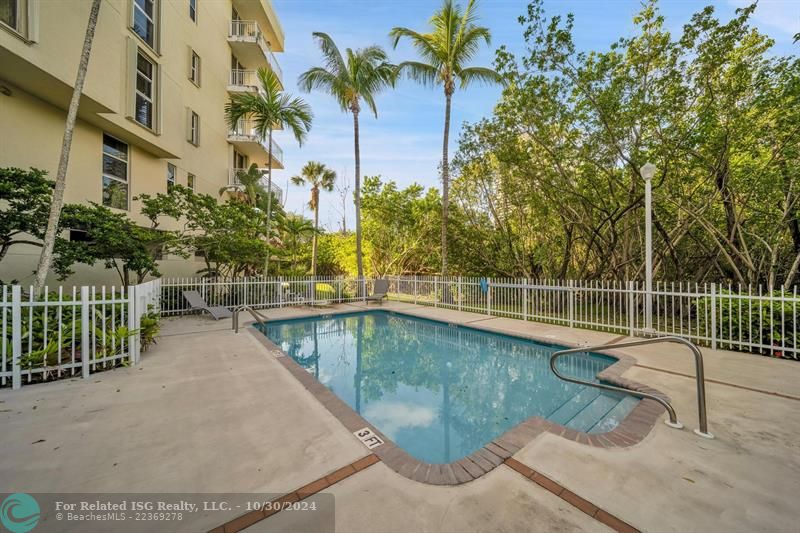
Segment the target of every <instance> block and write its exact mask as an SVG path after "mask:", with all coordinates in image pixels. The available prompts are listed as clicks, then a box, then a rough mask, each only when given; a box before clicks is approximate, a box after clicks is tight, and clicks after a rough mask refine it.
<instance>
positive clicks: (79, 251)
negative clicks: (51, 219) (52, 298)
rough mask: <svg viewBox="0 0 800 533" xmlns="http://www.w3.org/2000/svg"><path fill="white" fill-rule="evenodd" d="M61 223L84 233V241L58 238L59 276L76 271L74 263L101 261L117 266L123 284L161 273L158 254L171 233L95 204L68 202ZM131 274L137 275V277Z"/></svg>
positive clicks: (65, 276) (56, 264)
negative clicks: (151, 227)
mask: <svg viewBox="0 0 800 533" xmlns="http://www.w3.org/2000/svg"><path fill="white" fill-rule="evenodd" d="M60 224H61V226H62V227H65V228H70V229H73V230H80V231H83V232H85V240H77V241H72V240H69V239H65V238H63V237H57V238H56V243H55V247H54V255H55V257H54V261H53V268H54V270H55V271H56V272H57V273H58V276H59V278H60V279H66V278H67V277H68V276H69V275H71V274H72V273H73V271H72V268H71V266H72V265H74V264H75V263H83V264H86V265H94V264H95V263H96V262H98V261H101V262H103V263H104V265H105V267H106V268H113V269H115V270H116V271H117V273H118V274H119V277H120V281H121V282H122V284H123V285H130V284H132V282H134V281H135V283H141V282H142V281H143V280H144V279H145V277H147V276H148V275H152V276H160V274H159V272H158V265H157V264H156V261H155V257H156V256H157V255H158V254H159V253H161V251H162V250H163V248H164V246H165V245H166V244H167V243H169V241H170V239H171V235H170V234H169V233H167V232H160V231H156V230H151V229H149V228H142V227H141V226H138V225H137V224H135V223H134V222H133V221H132V220H130V219H129V218H128V217H127V216H125V215H124V214H122V213H115V212H113V211H111V210H110V209H109V208H107V207H104V206H101V205H98V204H95V203H91V204H90V205H74V204H69V205H65V206H64V209H63V210H62V211H61V219H60ZM131 274H135V275H136V277H135V280H134V279H131Z"/></svg>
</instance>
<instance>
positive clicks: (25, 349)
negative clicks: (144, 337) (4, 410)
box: [0, 279, 161, 389]
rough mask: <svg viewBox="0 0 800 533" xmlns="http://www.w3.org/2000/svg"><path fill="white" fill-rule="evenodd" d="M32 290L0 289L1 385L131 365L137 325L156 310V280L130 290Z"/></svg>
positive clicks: (135, 352) (136, 354)
mask: <svg viewBox="0 0 800 533" xmlns="http://www.w3.org/2000/svg"><path fill="white" fill-rule="evenodd" d="M32 289H33V288H32V287H28V288H27V290H23V287H21V286H19V285H12V286H3V287H2V296H1V298H2V299H0V331H2V340H3V344H2V347H0V358H1V359H0V363H1V364H0V386H8V385H9V384H10V385H11V386H12V388H14V389H18V388H20V387H21V386H22V385H23V384H28V383H34V382H40V381H47V380H50V379H57V378H61V377H67V376H78V375H80V376H82V377H84V378H88V377H89V375H90V374H91V373H92V372H95V371H97V370H98V369H100V370H102V369H105V368H110V367H114V366H117V365H119V364H122V363H136V362H137V361H138V360H139V356H140V346H139V335H138V330H139V328H140V321H141V318H142V316H143V315H144V314H145V313H147V312H148V309H153V310H154V311H156V312H157V311H158V310H159V307H160V300H161V280H158V279H155V280H152V281H148V282H146V283H142V284H140V285H135V286H130V287H114V286H112V287H99V288H98V287H73V288H71V289H69V290H65V289H64V288H63V287H58V288H57V289H56V290H54V291H52V292H51V291H49V290H48V289H47V288H46V289H45V291H43V293H42V295H41V297H39V298H37V297H35V295H34V291H33V290H32Z"/></svg>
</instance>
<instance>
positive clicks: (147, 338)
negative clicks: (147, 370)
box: [139, 305, 161, 352]
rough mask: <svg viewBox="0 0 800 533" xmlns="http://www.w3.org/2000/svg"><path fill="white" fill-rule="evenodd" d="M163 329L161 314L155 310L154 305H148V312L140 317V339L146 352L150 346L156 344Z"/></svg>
mask: <svg viewBox="0 0 800 533" xmlns="http://www.w3.org/2000/svg"><path fill="white" fill-rule="evenodd" d="M160 331H161V315H160V314H159V313H156V312H155V311H154V310H153V306H152V305H148V306H147V313H145V314H144V315H142V317H141V318H140V319H139V341H140V342H141V347H142V351H143V352H146V351H147V350H149V349H150V346H152V345H153V344H156V338H157V337H158V333H159V332H160Z"/></svg>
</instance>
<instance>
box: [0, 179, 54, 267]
mask: <svg viewBox="0 0 800 533" xmlns="http://www.w3.org/2000/svg"><path fill="white" fill-rule="evenodd" d="M53 187H54V184H53V182H52V181H50V180H48V179H47V172H45V171H43V170H38V169H35V168H31V169H30V170H22V169H19V168H14V167H10V168H0V204H2V205H3V208H2V209H0V261H2V260H3V258H4V257H5V256H6V254H7V253H8V251H9V249H11V247H12V246H14V245H19V244H27V245H32V246H41V243H40V242H39V241H38V240H36V239H41V238H42V237H43V236H44V230H45V226H46V225H47V216H48V214H49V212H50V198H51V196H52V194H53ZM30 237H33V239H31V238H30Z"/></svg>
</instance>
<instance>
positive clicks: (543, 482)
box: [505, 458, 639, 533]
mask: <svg viewBox="0 0 800 533" xmlns="http://www.w3.org/2000/svg"><path fill="white" fill-rule="evenodd" d="M505 464H506V466H509V467H510V468H512V469H513V470H515V471H516V472H518V473H519V474H522V475H523V476H524V477H526V478H528V479H530V480H531V481H533V482H534V483H536V484H537V485H539V486H540V487H542V488H544V489H546V490H548V491H550V492H552V493H553V494H555V495H556V496H558V497H559V498H561V499H562V500H564V501H565V502H567V503H568V504H570V505H572V506H573V507H575V508H576V509H578V510H580V511H582V512H584V513H586V514H587V515H589V516H591V517H592V518H594V519H595V520H597V521H598V522H602V523H603V524H605V525H607V526H608V527H610V528H611V529H613V530H614V531H619V532H621V533H639V530H638V529H636V528H635V527H633V526H632V525H630V524H628V523H627V522H625V521H623V520H620V519H619V518H617V517H616V516H614V515H612V514H611V513H609V512H608V511H604V510H603V509H601V508H599V507H598V506H596V505H595V504H593V503H592V502H590V501H589V500H585V499H583V498H581V497H580V496H578V495H577V494H575V493H574V492H572V491H571V490H569V489H567V488H565V487H564V486H563V485H561V484H560V483H558V482H556V481H553V480H552V479H550V478H549V477H547V476H545V475H544V474H540V473H539V472H537V471H536V470H534V469H533V468H531V467H529V466H527V465H524V464H522V463H520V462H519V461H517V460H516V459H511V458H509V459H506V460H505Z"/></svg>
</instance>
